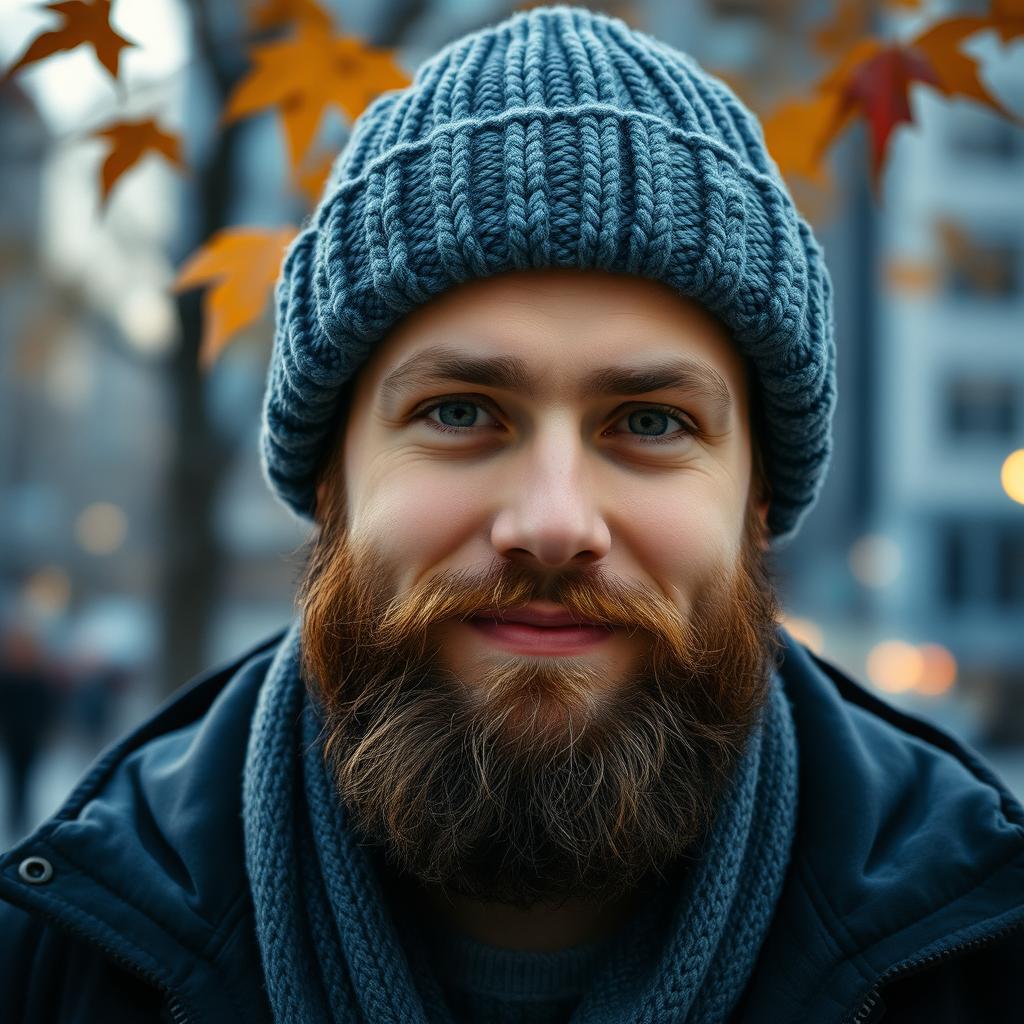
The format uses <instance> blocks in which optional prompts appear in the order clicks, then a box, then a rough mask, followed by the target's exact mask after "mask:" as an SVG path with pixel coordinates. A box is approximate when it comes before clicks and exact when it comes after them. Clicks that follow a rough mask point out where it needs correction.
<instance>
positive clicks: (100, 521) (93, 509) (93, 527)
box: [75, 501, 128, 555]
mask: <svg viewBox="0 0 1024 1024" xmlns="http://www.w3.org/2000/svg"><path fill="white" fill-rule="evenodd" d="M127 532H128V521H127V519H125V515H124V511H123V510H122V509H121V508H120V506H118V505H113V504H111V503H110V502H108V501H97V502H94V503H93V504H92V505H87V506H86V507H85V508H84V509H82V511H81V512H80V513H79V514H78V518H77V519H76V520H75V536H76V537H77V538H78V543H79V544H81V546H82V547H83V548H84V549H85V550H86V551H88V552H89V554H91V555H109V554H112V553H113V552H114V551H117V549H118V548H119V547H120V546H121V545H122V544H123V543H124V538H125V534H126V533H127Z"/></svg>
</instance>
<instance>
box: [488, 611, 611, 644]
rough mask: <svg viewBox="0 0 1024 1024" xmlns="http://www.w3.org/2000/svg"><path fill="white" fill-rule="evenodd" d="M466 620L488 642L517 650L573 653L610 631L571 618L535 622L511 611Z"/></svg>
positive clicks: (598, 642)
mask: <svg viewBox="0 0 1024 1024" xmlns="http://www.w3.org/2000/svg"><path fill="white" fill-rule="evenodd" d="M549 621H550V619H549ZM468 624H469V625H470V626H471V627H472V628H473V629H474V630H475V631H476V632H477V633H478V634H479V635H480V636H482V637H483V638H484V639H485V640H487V641H489V642H490V643H492V644H494V645H496V646H499V647H502V648H504V649H506V650H510V651H513V652H515V653H519V654H576V653H580V652H582V651H587V650H589V649H591V648H593V647H596V646H597V645H599V644H601V643H603V642H605V641H607V640H608V638H609V637H610V636H611V635H612V633H613V630H612V627H611V626H604V625H599V624H596V623H587V622H576V621H575V620H572V619H570V620H569V622H568V623H565V622H564V621H563V622H562V623H561V624H554V625H536V624H534V623H533V622H522V621H517V620H516V617H515V616H514V613H508V614H506V615H505V616H503V618H502V620H499V619H497V618H496V617H492V616H487V615H481V616H476V617H474V618H471V619H469V620H468Z"/></svg>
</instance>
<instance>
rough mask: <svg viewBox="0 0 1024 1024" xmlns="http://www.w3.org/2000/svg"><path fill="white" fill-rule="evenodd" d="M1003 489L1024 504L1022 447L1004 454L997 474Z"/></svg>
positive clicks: (1023, 459) (1023, 455)
mask: <svg viewBox="0 0 1024 1024" xmlns="http://www.w3.org/2000/svg"><path fill="white" fill-rule="evenodd" d="M999 479H1000V481H1001V482H1002V485H1003V490H1004V491H1006V493H1007V494H1008V495H1009V496H1010V497H1011V498H1012V499H1013V500H1014V501H1016V502H1019V503H1020V504H1021V505H1024V448H1018V449H1017V450H1016V451H1015V452H1011V453H1010V454H1009V455H1007V456H1006V461H1005V462H1003V468H1002V471H1001V472H1000V474H999Z"/></svg>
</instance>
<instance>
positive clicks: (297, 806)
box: [242, 620, 797, 1024]
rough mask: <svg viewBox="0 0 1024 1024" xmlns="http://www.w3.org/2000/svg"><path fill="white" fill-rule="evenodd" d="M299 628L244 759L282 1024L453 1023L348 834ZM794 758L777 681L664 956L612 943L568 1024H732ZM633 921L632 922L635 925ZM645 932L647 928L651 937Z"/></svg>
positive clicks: (782, 861) (271, 675)
mask: <svg viewBox="0 0 1024 1024" xmlns="http://www.w3.org/2000/svg"><path fill="white" fill-rule="evenodd" d="M299 635H300V630H299V623H298V621H297V620H296V621H295V622H293V623H292V626H291V628H290V629H289V631H288V633H287V634H286V635H285V638H284V640H283V641H282V643H281V645H280V647H279V648H278V650H277V651H276V653H275V656H274V658H273V660H272V662H271V665H270V667H269V669H268V672H267V676H266V678H265V680H264V682H263V684H262V687H261V691H260V695H259V699H258V702H257V706H256V711H255V714H254V718H253V725H252V731H251V734H250V740H249V745H248V750H247V755H246V763H245V775H244V782H243V793H242V804H243V825H244V834H245V857H246V867H247V870H248V873H249V879H250V884H251V890H252V898H253V904H254V907H255V915H256V933H257V938H258V940H259V946H260V953H261V958H262V965H263V972H264V978H265V982H266V987H267V993H268V996H269V1000H270V1005H271V1007H272V1009H273V1012H274V1019H275V1021H276V1022H277V1024H299V1022H302V1024H321V1022H322V1024H342V1022H344V1024H363V1022H365V1024H385V1022H388V1024H399V1022H401V1024H425V1022H428V1021H429V1022H431V1024H454V1018H453V1016H452V1013H451V1009H450V1007H449V1006H448V1004H447V1002H446V1000H445V997H444V992H443V989H442V987H441V985H440V983H439V981H438V979H437V976H436V974H435V972H434V969H433V967H432V965H431V963H430V961H429V957H428V956H427V954H426V951H425V949H424V948H423V945H422V944H420V943H410V944H409V945H408V947H406V948H403V945H402V942H401V939H400V936H399V933H398V931H397V929H396V925H395V919H394V916H393V915H392V914H391V913H390V911H389V910H388V907H387V900H386V896H385V894H384V892H383V889H382V887H381V881H380V877H379V874H378V873H377V871H376V870H375V868H374V865H373V863H372V861H371V859H370V856H369V854H368V853H367V851H366V849H364V848H363V847H361V846H360V845H359V844H358V842H357V841H356V838H355V836H354V834H353V833H352V832H351V831H350V829H349V828H348V827H347V825H346V814H345V808H344V804H343V803H342V802H341V801H340V800H339V799H338V798H337V797H336V795H335V792H334V790H333V788H332V785H331V781H330V777H329V772H328V769H327V767H326V765H325V762H324V758H323V753H322V747H321V745H320V742H319V731H320V727H321V722H320V720H319V717H318V715H317V714H316V711H315V708H314V707H313V706H312V705H311V704H310V703H309V701H308V698H307V697H306V694H305V687H304V686H303V683H302V681H301V678H300V675H299V660H300V659H299V655H300V651H299ZM796 789H797V753H796V737H795V732H794V727H793V722H792V717H791V713H790V709H789V705H788V703H787V702H786V698H785V695H784V693H783V692H782V686H781V681H780V679H779V677H778V675H777V674H773V676H772V688H771V696H770V699H769V701H768V703H767V704H766V712H765V714H764V715H763V716H762V719H761V721H760V723H759V725H758V726H757V727H756V728H755V729H754V731H753V732H752V734H751V736H750V741H749V744H748V746H747V749H746V751H745V753H744V756H743V757H742V758H741V760H740V762H739V766H738V770H737V773H736V776H735V778H734V779H733V782H732V786H731V787H730V790H729V792H728V794H727V796H726V797H725V798H724V799H723V801H722V803H721V806H720V808H719V812H718V817H717V819H716V822H715V825H714V828H713V829H712V831H711V832H710V833H709V835H708V837H707V838H706V841H705V843H704V844H703V846H702V848H701V850H700V851H699V857H698V858H697V859H696V862H695V864H694V866H693V867H692V868H691V870H689V871H687V872H686V873H685V875H684V877H683V879H682V881H681V884H680V885H679V887H678V892H677V894H676V895H675V896H674V904H673V910H672V916H671V919H670V921H669V923H668V926H667V927H666V929H665V930H664V936H663V940H662V942H661V945H660V948H658V949H657V950H655V951H652V952H654V953H655V955H653V956H652V955H645V954H644V953H643V952H642V951H643V949H644V947H643V944H642V943H638V942H636V941H635V938H636V936H635V935H633V934H630V933H629V930H628V929H627V931H626V932H625V933H624V934H623V936H620V939H621V941H619V942H616V943H613V944H612V945H611V946H610V947H609V950H608V954H607V956H606V958H605V960H604V961H603V962H602V966H601V968H600V969H599V970H597V971H596V972H595V974H594V977H593V979H592V983H591V984H590V986H589V988H588V989H587V990H586V992H585V994H584V995H583V998H582V1000H581V1001H580V1002H579V1004H578V1006H577V1007H576V1011H575V1013H574V1014H573V1017H572V1021H573V1024H599V1022H601V1024H603V1022H615V1024H625V1022H633V1024H675V1022H678V1024H682V1022H684V1021H685V1022H701V1024H710V1022H723V1021H726V1020H727V1019H728V1017H729V1014H730V1012H731V1011H732V1009H733V1007H734V1006H735V1004H736V1002H737V1000H738V999H739V997H740V995H741V994H742V991H743V988H744V986H745V984H746V982H747V979H748V978H749V976H750V973H751V971H752V970H753V967H754V964H755V962H756V959H757V954H758V951H759V949H760V947H761V944H762V942H763V940H764V937H765V934H766V932H767V929H768V925H769V923H770V921H771V917H772V914H773V912H774V909H775V905H776V902H777V900H778V897H779V893H780V891H781V888H782V882H783V877H784V874H785V869H786V865H787V863H788V858H789V850H790V846H791V843H792V837H793V830H794V827H795V821H796ZM634 927H636V925H634ZM645 933H646V930H645Z"/></svg>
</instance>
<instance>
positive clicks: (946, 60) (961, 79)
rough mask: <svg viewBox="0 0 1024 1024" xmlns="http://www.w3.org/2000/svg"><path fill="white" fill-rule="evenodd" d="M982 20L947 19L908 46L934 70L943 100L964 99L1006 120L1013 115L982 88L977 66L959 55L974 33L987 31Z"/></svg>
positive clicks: (969, 58)
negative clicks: (963, 44)
mask: <svg viewBox="0 0 1024 1024" xmlns="http://www.w3.org/2000/svg"><path fill="white" fill-rule="evenodd" d="M987 27H989V26H988V20H987V19H985V18H950V19H949V20H947V21H940V22H939V23H938V24H936V25H932V26H931V27H930V28H928V29H927V30H925V31H924V32H922V33H921V35H919V36H918V37H917V38H916V39H915V40H914V41H913V43H911V45H912V46H913V47H914V49H916V50H919V51H920V52H921V53H923V54H924V55H925V56H926V57H927V58H928V61H929V63H930V64H931V66H932V67H933V68H934V69H935V73H936V75H937V76H938V79H939V83H938V85H937V88H938V89H939V90H940V91H941V92H942V93H944V94H945V95H946V96H966V97H967V98H969V99H973V100H977V101H978V102H979V103H984V104H986V105H987V106H990V107H992V108H993V109H994V110H997V111H998V112H999V113H1000V114H1003V115H1004V116H1006V117H1013V115H1012V114H1011V113H1010V112H1009V111H1008V110H1007V109H1006V108H1005V107H1004V106H1003V105H1002V104H1001V103H1000V102H999V100H997V99H996V98H995V97H994V96H993V95H992V94H991V93H990V92H989V91H988V89H986V88H985V85H984V84H983V83H982V81H981V79H980V78H979V77H978V63H977V61H976V60H975V59H974V58H973V57H971V56H970V55H969V54H966V53H962V52H961V51H960V48H959V47H960V44H961V43H962V42H963V41H964V40H965V39H966V38H967V37H968V36H971V35H974V33H975V32H977V31H979V30H980V29H982V28H987Z"/></svg>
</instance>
